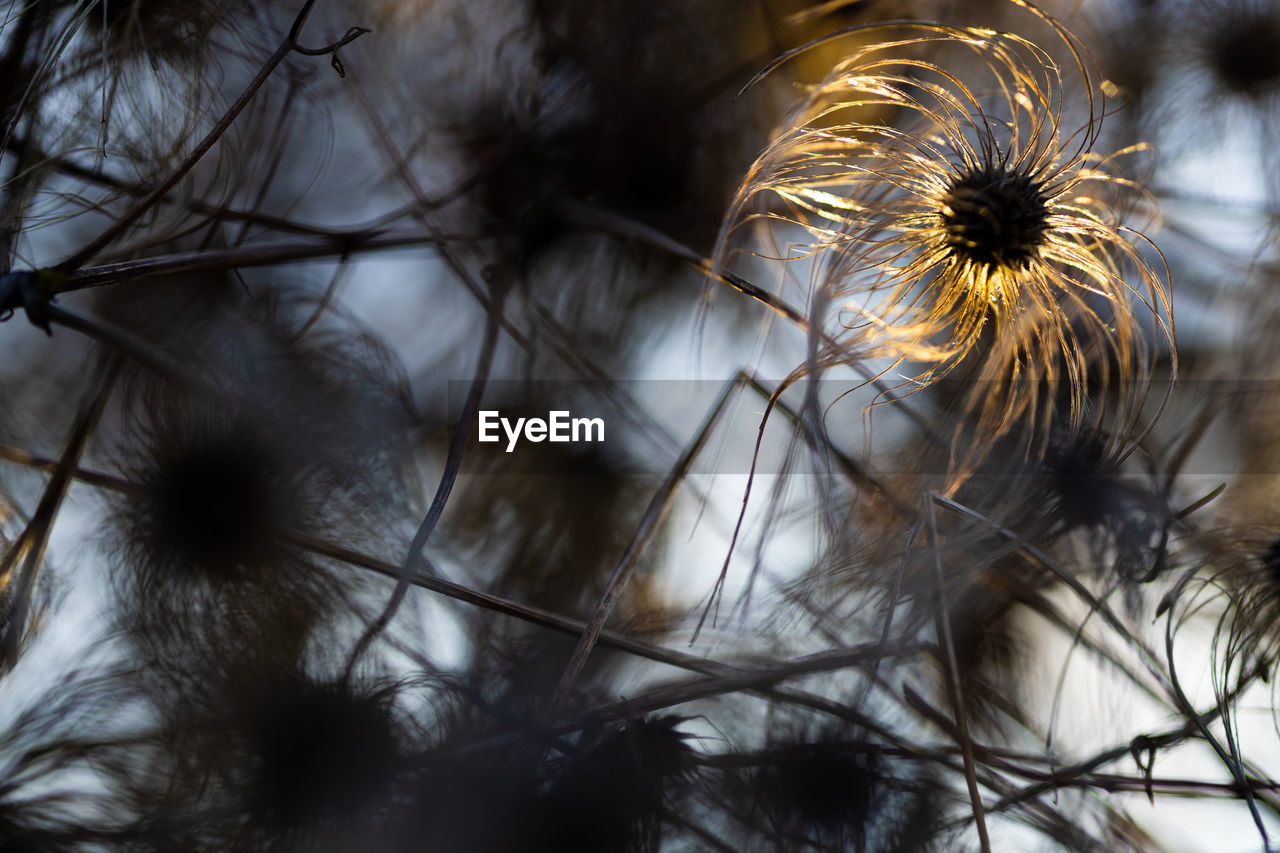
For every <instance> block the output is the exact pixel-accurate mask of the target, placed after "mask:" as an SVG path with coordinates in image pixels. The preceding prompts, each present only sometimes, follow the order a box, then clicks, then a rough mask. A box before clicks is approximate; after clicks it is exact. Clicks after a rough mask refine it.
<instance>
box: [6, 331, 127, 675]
mask: <svg viewBox="0 0 1280 853" xmlns="http://www.w3.org/2000/svg"><path fill="white" fill-rule="evenodd" d="M121 361H122V360H121V358H120V357H119V356H117V355H114V354H113V355H112V356H111V357H110V358H108V360H107V362H106V364H105V365H103V367H102V369H101V371H100V372H99V374H98V377H97V381H96V382H95V383H94V387H93V391H92V393H91V394H90V396H89V397H88V398H87V399H86V401H85V403H84V404H83V405H82V407H81V409H80V412H79V414H78V415H77V416H76V422H75V426H74V427H73V429H72V431H71V436H70V437H69V438H68V439H67V444H66V447H65V448H64V449H63V451H62V456H61V457H60V458H59V460H58V465H57V467H56V468H55V469H54V471H53V476H51V477H50V478H49V482H48V483H46V484H45V488H44V493H43V494H42V495H41V496H40V503H39V504H38V505H37V507H36V511H35V514H34V515H33V516H32V517H31V520H30V521H29V522H28V523H27V525H26V527H25V528H24V529H23V531H22V533H21V534H20V535H19V536H18V539H17V541H16V542H14V543H13V545H12V546H11V547H10V548H9V550H8V552H7V553H6V554H5V556H4V560H3V564H2V565H0V589H4V590H7V591H10V596H9V601H8V609H7V612H6V614H5V623H6V624H5V630H4V636H3V638H0V669H5V670H7V669H9V668H11V667H12V666H13V665H14V663H15V662H16V661H17V658H18V652H19V650H20V648H21V645H22V638H23V635H24V634H25V632H26V625H27V613H28V611H29V610H30V606H31V598H32V595H33V593H34V589H35V582H36V575H37V573H38V572H39V570H40V565H41V563H42V561H43V559H44V552H45V548H46V546H47V545H48V542H49V533H50V531H51V530H52V528H53V522H54V518H55V517H56V516H57V514H58V509H59V507H61V506H62V500H63V498H65V497H66V494H67V488H68V487H69V486H70V484H71V477H72V473H73V472H74V471H75V469H76V466H77V463H78V462H79V460H80V456H81V455H82V454H83V453H84V447H85V444H86V443H87V442H88V440H89V436H90V435H92V434H93V431H94V429H95V428H96V427H97V425H98V420H99V419H100V418H101V417H102V411H103V409H104V408H105V407H106V405H107V399H108V398H109V397H110V396H111V389H112V387H113V386H114V384H115V379H116V376H117V375H119V371H120V365H121ZM20 556H23V557H25V559H24V561H23V565H22V569H21V571H20V573H19V574H18V576H17V577H16V579H15V578H14V577H12V575H11V573H12V571H13V566H14V564H15V563H16V561H17V560H18V558H19V557H20Z"/></svg>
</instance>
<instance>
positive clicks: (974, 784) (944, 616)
mask: <svg viewBox="0 0 1280 853" xmlns="http://www.w3.org/2000/svg"><path fill="white" fill-rule="evenodd" d="M935 511H936V507H935V505H934V501H933V495H932V494H929V495H926V496H925V499H924V513H925V531H926V532H927V534H928V539H929V550H931V551H932V552H933V568H934V575H935V577H934V579H935V581H936V582H937V584H938V587H937V595H938V597H937V601H936V602H935V603H934V606H935V607H936V608H937V613H936V618H937V632H938V642H939V644H940V645H941V646H942V650H943V672H944V674H945V681H946V683H947V687H948V689H949V692H950V693H951V705H952V710H953V712H954V714H955V719H956V734H957V735H958V737H959V743H960V748H961V753H962V755H963V756H964V776H965V782H966V783H967V784H968V786H969V800H970V802H971V803H972V804H973V820H974V824H975V825H976V827H977V830H978V843H979V844H980V845H981V847H982V851H983V853H990V851H991V838H990V836H988V835H987V821H986V818H985V817H984V816H983V812H982V794H981V793H980V792H979V791H978V779H977V775H976V774H975V772H974V766H973V740H972V738H970V736H969V724H968V720H967V719H966V717H965V712H964V707H965V705H964V688H963V686H962V682H961V680H960V664H959V663H958V662H957V660H956V649H955V639H954V637H952V634H951V617H950V615H949V613H948V610H947V593H946V583H947V581H946V577H945V576H944V575H943V571H942V549H941V548H940V547H939V544H938V520H937V517H936V516H935V515H934V513H935Z"/></svg>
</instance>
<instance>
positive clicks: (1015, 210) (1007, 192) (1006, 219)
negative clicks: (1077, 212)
mask: <svg viewBox="0 0 1280 853" xmlns="http://www.w3.org/2000/svg"><path fill="white" fill-rule="evenodd" d="M939 218H940V219H941V220H942V228H943V231H944V232H945V235H946V236H945V243H946V245H947V246H948V247H949V248H950V249H951V250H952V251H953V253H954V255H955V256H956V257H957V258H959V259H961V260H962V261H967V262H969V263H973V264H980V265H982V266H986V267H1004V268H1007V269H1025V268H1026V267H1027V266H1028V265H1029V264H1030V263H1031V261H1032V260H1033V259H1035V258H1036V257H1037V256H1038V255H1039V253H1040V249H1041V248H1042V247H1043V245H1044V239H1045V234H1046V232H1047V231H1048V228H1049V208H1048V205H1047V203H1046V198H1045V194H1044V191H1043V189H1042V188H1041V186H1040V184H1039V182H1037V181H1036V180H1035V179H1034V178H1031V177H1030V176H1028V175H1024V174H1022V173H1020V172H1017V171H1013V170H1010V169H1007V168H1002V167H999V166H990V165H983V166H979V167H977V168H974V169H971V170H969V171H967V172H964V173H962V174H959V175H957V176H956V177H955V179H954V180H953V181H952V183H951V185H950V186H948V187H947V190H946V192H945V193H943V196H942V205H941V209H940V212H939Z"/></svg>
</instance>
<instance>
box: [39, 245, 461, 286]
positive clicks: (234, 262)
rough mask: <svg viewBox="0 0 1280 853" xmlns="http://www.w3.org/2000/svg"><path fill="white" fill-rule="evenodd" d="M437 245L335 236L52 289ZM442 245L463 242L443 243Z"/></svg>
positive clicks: (174, 261) (177, 258) (136, 265)
mask: <svg viewBox="0 0 1280 853" xmlns="http://www.w3.org/2000/svg"><path fill="white" fill-rule="evenodd" d="M440 239H441V238H439V237H436V236H427V235H423V234H421V233H414V234H404V235H398V234H385V235H364V234H350V235H334V236H332V237H329V238H328V241H327V242H324V243H311V242H308V243H282V244H276V245H267V246H241V247H234V248H227V249H205V250H202V251H196V252H180V253H176V254H172V255H162V256H160V257H154V258H143V259H141V260H132V261H120V262H118V263H113V264H103V265H102V266H96V267H86V268H85V269H82V270H77V271H76V272H73V273H71V274H70V275H68V276H67V278H66V281H65V282H64V283H63V284H61V285H59V286H58V287H57V288H55V292H56V293H72V292H75V291H77V290H87V289H89V288H92V287H104V286H106V285H109V284H116V283H118V282H121V281H133V280H135V279H141V278H152V277H155V276H160V275H173V274H175V273H183V272H202V271H213V270H227V269H236V268H248V267H265V266H274V265H276V264H286V263H296V262H301V261H321V260H328V259H330V258H342V257H344V256H346V255H351V254H357V253H362V252H376V251H388V250H393V249H408V248H414V247H417V246H434V245H436V244H437V243H438V242H439V241H440ZM444 239H465V238H450V237H446V238H444Z"/></svg>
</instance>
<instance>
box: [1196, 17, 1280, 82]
mask: <svg viewBox="0 0 1280 853" xmlns="http://www.w3.org/2000/svg"><path fill="white" fill-rule="evenodd" d="M1210 21H1211V26H1210V27H1209V28H1208V29H1207V31H1206V32H1205V40H1204V43H1203V53H1204V58H1203V61H1204V63H1205V65H1206V66H1207V67H1208V68H1209V69H1210V71H1211V72H1212V74H1213V75H1214V77H1215V78H1216V79H1217V81H1218V82H1219V84H1220V85H1221V86H1222V87H1223V88H1224V89H1225V90H1226V91H1228V92H1231V93H1233V94H1236V95H1242V96H1244V97H1249V98H1258V97H1262V96H1264V95H1267V94H1270V93H1272V92H1274V91H1275V90H1276V89H1277V88H1278V87H1280V10H1278V9H1276V8H1274V7H1267V6H1256V7H1255V6H1245V7H1243V8H1240V9H1221V10H1219V14H1217V15H1214V16H1213V17H1212V18H1211V19H1210Z"/></svg>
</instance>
